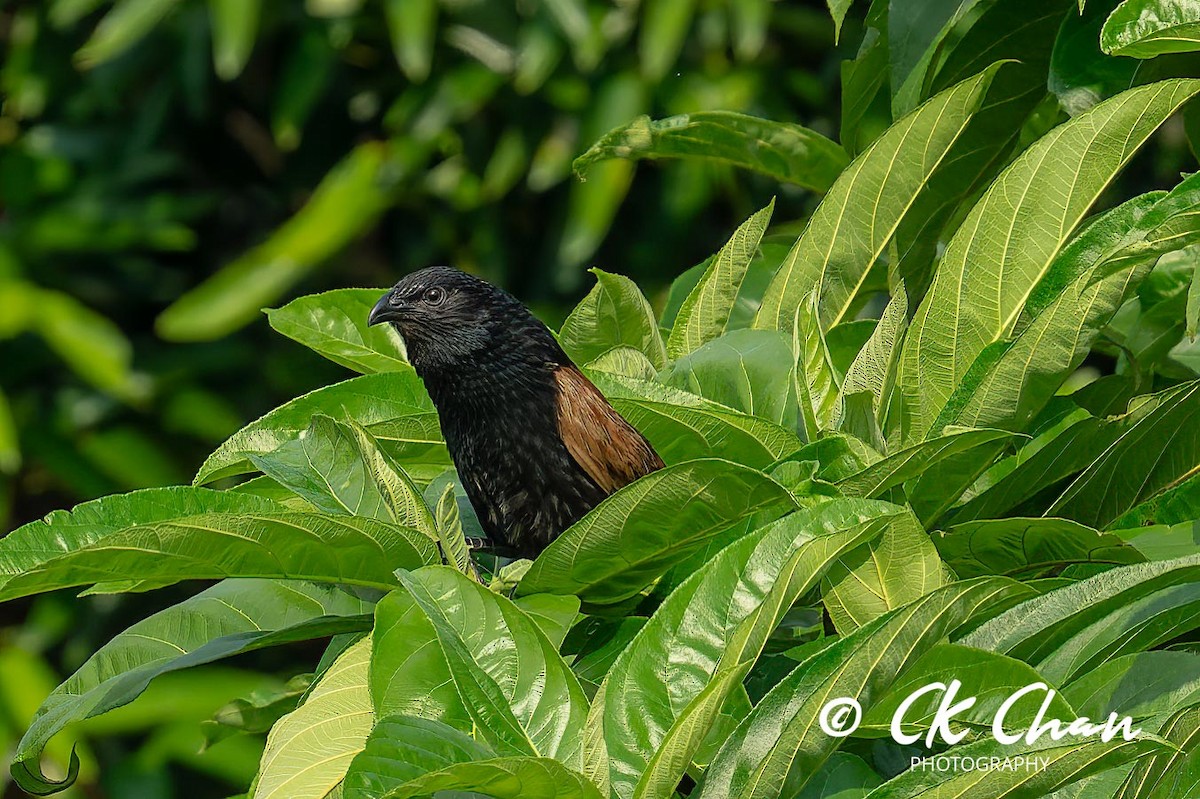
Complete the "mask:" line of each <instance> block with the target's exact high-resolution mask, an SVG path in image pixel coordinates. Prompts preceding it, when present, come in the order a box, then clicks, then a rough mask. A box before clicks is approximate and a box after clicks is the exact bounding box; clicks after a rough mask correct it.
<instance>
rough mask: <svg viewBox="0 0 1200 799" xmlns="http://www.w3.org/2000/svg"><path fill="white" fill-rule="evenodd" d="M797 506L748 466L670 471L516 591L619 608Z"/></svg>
mask: <svg viewBox="0 0 1200 799" xmlns="http://www.w3.org/2000/svg"><path fill="white" fill-rule="evenodd" d="M793 507H795V502H794V500H793V499H792V498H791V496H790V495H789V494H788V492H787V490H786V489H784V488H783V487H782V486H780V485H779V484H778V483H776V482H775V481H774V480H772V479H771V478H769V477H767V476H766V475H765V474H763V473H762V472H759V471H756V470H754V469H749V468H747V467H745V466H741V465H738V464H735V463H730V462H729V461H722V460H716V459H706V460H697V461H688V462H685V463H680V464H676V465H674V466H668V467H666V468H665V469H660V470H659V471H657V472H653V473H652V474H649V475H647V476H645V477H643V478H642V479H640V480H637V481H636V482H634V483H631V484H630V485H628V486H625V487H624V488H622V489H621V490H619V491H617V492H616V493H615V494H613V495H612V496H610V497H608V499H606V500H604V501H603V502H601V503H600V504H599V505H597V506H596V507H595V508H594V509H593V510H592V511H591V512H589V513H588V514H587V515H586V516H584V517H583V518H582V519H580V520H579V521H578V522H576V523H575V524H573V525H572V526H571V527H569V528H568V529H567V530H566V532H564V533H563V534H562V535H561V536H559V537H558V538H557V539H556V540H555V541H554V542H552V543H551V544H550V546H549V547H547V548H546V550H545V551H543V552H542V554H541V555H539V556H538V557H537V559H536V560H535V561H534V562H533V566H532V567H530V569H529V572H528V573H527V574H526V575H525V577H524V579H522V580H521V584H520V586H519V587H518V589H517V592H518V593H519V594H522V595H528V594H538V593H547V594H576V595H578V596H580V597H581V598H583V599H584V600H585V601H588V602H591V603H594V604H609V603H613V602H619V601H621V600H623V599H628V598H629V597H631V596H634V595H636V594H637V593H638V591H640V590H641V589H642V588H644V587H645V586H647V585H648V584H650V583H651V582H653V580H654V579H655V578H656V577H658V576H660V575H661V574H663V573H664V572H666V571H667V569H668V568H670V567H671V566H672V565H674V563H675V562H676V561H678V560H679V559H680V558H682V557H684V556H685V555H687V554H688V553H690V552H693V551H695V550H697V549H699V548H700V547H701V546H703V545H704V544H706V543H707V542H708V541H709V540H711V539H712V538H713V537H714V536H716V535H718V534H720V533H721V532H723V531H724V530H726V529H728V528H730V527H733V526H734V525H735V524H737V523H738V522H740V521H742V520H744V519H746V518H747V517H749V516H751V515H753V514H755V513H757V512H759V511H766V510H770V509H780V508H793Z"/></svg>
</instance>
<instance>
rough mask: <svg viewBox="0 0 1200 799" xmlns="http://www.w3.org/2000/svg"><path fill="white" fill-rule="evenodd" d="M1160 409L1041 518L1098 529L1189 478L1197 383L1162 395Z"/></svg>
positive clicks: (1199, 441) (1198, 419) (1199, 394)
mask: <svg viewBox="0 0 1200 799" xmlns="http://www.w3.org/2000/svg"><path fill="white" fill-rule="evenodd" d="M1160 403H1161V404H1159V405H1158V406H1157V407H1156V408H1155V409H1154V410H1152V411H1151V412H1150V413H1148V414H1146V416H1145V417H1143V418H1142V419H1141V421H1140V422H1139V423H1137V424H1135V425H1133V426H1132V427H1131V428H1129V430H1128V431H1127V432H1125V433H1124V434H1123V435H1121V436H1120V438H1118V439H1117V440H1116V441H1115V442H1113V444H1112V445H1111V446H1110V447H1109V448H1108V449H1107V450H1105V451H1104V454H1103V455H1101V456H1100V457H1099V458H1097V459H1096V460H1095V461H1094V462H1093V463H1092V464H1091V465H1090V466H1088V468H1087V469H1085V470H1084V471H1083V473H1082V474H1080V475H1079V476H1078V477H1076V478H1075V480H1074V481H1073V482H1072V483H1071V484H1070V485H1069V486H1068V487H1067V489H1066V490H1065V491H1063V493H1062V495H1061V496H1059V498H1058V499H1057V500H1055V501H1054V504H1053V505H1051V506H1050V508H1049V509H1048V510H1047V511H1046V513H1047V515H1052V516H1065V517H1067V518H1070V519H1075V520H1076V521H1080V522H1083V523H1084V524H1090V525H1092V526H1094V527H1104V526H1105V525H1107V524H1108V523H1109V522H1111V521H1112V520H1113V519H1115V518H1117V517H1118V516H1120V515H1122V514H1123V513H1125V512H1126V511H1128V510H1130V509H1131V508H1133V507H1134V506H1136V505H1138V504H1139V503H1141V502H1144V501H1145V500H1147V499H1150V498H1151V497H1153V496H1154V495H1155V494H1157V493H1158V492H1160V491H1163V490H1165V489H1169V488H1171V487H1172V486H1173V485H1174V484H1175V483H1176V481H1177V480H1179V479H1180V478H1182V477H1185V476H1187V475H1189V474H1190V473H1191V472H1192V471H1193V470H1194V469H1195V466H1196V464H1197V463H1200V381H1193V382H1191V383H1185V384H1184V385H1182V386H1178V387H1177V388H1175V389H1172V390H1168V391H1167V392H1164V393H1163V395H1162V396H1161V398H1160Z"/></svg>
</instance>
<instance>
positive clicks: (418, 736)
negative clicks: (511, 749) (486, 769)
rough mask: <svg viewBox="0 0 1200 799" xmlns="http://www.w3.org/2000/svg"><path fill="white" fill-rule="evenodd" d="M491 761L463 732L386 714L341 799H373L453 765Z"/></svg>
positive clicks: (348, 777)
mask: <svg viewBox="0 0 1200 799" xmlns="http://www.w3.org/2000/svg"><path fill="white" fill-rule="evenodd" d="M490 757H494V754H493V753H492V751H491V750H490V749H488V748H487V747H486V746H484V745H483V744H481V743H479V742H478V741H476V740H475V739H474V738H472V737H471V736H469V735H467V734H466V733H464V732H459V731H458V730H456V729H454V728H453V727H451V726H449V725H446V724H443V723H441V722H440V721H434V720H432V719H423V718H418V717H416V716H388V717H387V718H383V719H380V720H379V721H378V722H376V723H375V728H374V729H373V730H371V735H370V737H368V738H367V745H366V747H365V748H364V749H363V750H362V751H361V752H359V753H358V755H357V756H355V758H354V760H353V762H351V764H350V768H349V770H348V771H347V772H346V779H345V783H344V798H345V799H374V797H378V796H383V795H384V794H386V793H387V792H388V791H389V790H391V789H392V788H395V787H398V786H400V785H402V784H404V783H407V782H409V781H410V780H415V779H419V778H420V777H423V776H424V775H425V774H428V773H429V772H433V771H439V770H441V769H443V768H446V767H447V766H453V765H455V764H457V763H470V762H472V761H475V760H484V759H486V758H490Z"/></svg>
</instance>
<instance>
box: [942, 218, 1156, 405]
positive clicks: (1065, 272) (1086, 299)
mask: <svg viewBox="0 0 1200 799" xmlns="http://www.w3.org/2000/svg"><path fill="white" fill-rule="evenodd" d="M1158 200H1159V196H1154V195H1145V196H1143V197H1140V198H1137V199H1135V200H1131V201H1129V202H1128V203H1125V204H1124V205H1121V206H1119V207H1117V208H1115V209H1113V210H1112V211H1109V212H1107V213H1106V214H1104V215H1102V216H1101V217H1100V218H1099V219H1098V220H1096V221H1095V222H1093V223H1092V224H1091V225H1090V226H1089V227H1088V228H1087V229H1086V230H1084V231H1083V233H1081V234H1080V235H1079V236H1078V237H1077V238H1076V239H1075V240H1074V241H1073V242H1071V244H1069V245H1068V246H1067V247H1066V248H1065V249H1064V250H1063V252H1062V253H1061V254H1060V255H1059V257H1058V258H1057V259H1055V262H1054V264H1053V265H1052V266H1051V267H1050V271H1049V273H1048V274H1047V276H1046V277H1045V278H1044V279H1043V280H1042V283H1041V285H1040V286H1039V287H1038V289H1037V290H1036V291H1035V292H1034V294H1033V295H1032V296H1031V297H1030V298H1029V301H1028V302H1027V304H1026V308H1025V311H1024V312H1023V313H1022V320H1021V322H1020V323H1019V324H1020V327H1019V330H1018V332H1017V335H1016V337H1015V338H1014V339H1011V340H1009V341H1002V342H997V343H995V344H992V345H989V346H988V347H985V348H984V349H983V350H982V351H981V352H980V353H979V355H978V356H977V357H976V359H975V362H974V363H972V365H971V367H970V369H969V370H968V371H967V373H966V375H964V376H963V379H962V381H961V382H960V383H959V385H958V387H957V388H956V389H955V391H954V393H953V394H952V395H951V396H950V399H949V400H948V401H947V402H946V405H945V406H944V407H943V408H942V411H941V413H940V414H939V417H938V419H937V420H936V421H935V422H934V427H935V428H936V427H937V426H938V425H942V424H972V425H978V424H984V425H995V426H1002V427H1006V428H1016V429H1019V428H1022V427H1024V426H1025V425H1026V424H1028V422H1029V421H1030V420H1031V419H1032V418H1033V417H1034V416H1035V415H1036V414H1037V413H1038V412H1039V411H1040V410H1041V409H1042V407H1043V406H1044V405H1045V403H1046V402H1048V401H1049V400H1050V398H1051V397H1052V396H1053V394H1054V392H1056V391H1057V390H1058V389H1059V387H1060V386H1061V385H1062V382H1063V381H1064V380H1066V379H1067V377H1068V376H1069V375H1070V374H1071V373H1072V372H1073V371H1074V370H1075V369H1076V368H1077V367H1078V366H1079V364H1080V363H1081V362H1082V361H1083V359H1084V357H1085V356H1086V355H1087V353H1088V352H1089V351H1090V349H1091V346H1092V344H1093V342H1094V341H1095V340H1096V338H1097V336H1098V335H1099V334H1100V332H1101V331H1102V330H1103V329H1104V327H1105V325H1106V324H1107V323H1108V322H1109V320H1110V319H1111V318H1112V316H1113V314H1114V313H1115V312H1116V311H1117V309H1118V308H1119V307H1120V305H1121V303H1122V302H1123V301H1124V300H1125V297H1126V296H1127V295H1128V294H1129V291H1130V288H1131V287H1132V286H1134V285H1136V284H1137V283H1138V282H1139V281H1140V280H1141V279H1142V278H1143V277H1144V276H1145V275H1146V273H1147V272H1148V271H1149V269H1150V267H1151V266H1152V265H1153V263H1154V261H1155V259H1156V258H1157V257H1158V255H1160V254H1161V253H1162V250H1161V249H1160V247H1163V246H1165V247H1170V246H1173V245H1171V244H1160V245H1159V246H1157V247H1156V246H1154V245H1152V244H1150V243H1149V241H1148V240H1147V235H1148V234H1149V233H1150V231H1151V229H1152V228H1153V227H1154V226H1155V225H1156V221H1155V220H1156V219H1158V218H1160V217H1159V214H1157V213H1156V209H1158V208H1159V206H1160V203H1159V202H1158ZM1162 202H1163V203H1165V202H1167V201H1166V200H1163V201H1162ZM1118 264H1119V267H1118V266H1117V265H1118ZM1098 272H1106V273H1107V274H1106V275H1105V276H1104V277H1103V279H1101V280H1099V281H1096V282H1091V283H1089V282H1088V281H1087V280H1085V276H1087V275H1089V274H1090V275H1093V276H1094V275H1096V274H1097V273H1098Z"/></svg>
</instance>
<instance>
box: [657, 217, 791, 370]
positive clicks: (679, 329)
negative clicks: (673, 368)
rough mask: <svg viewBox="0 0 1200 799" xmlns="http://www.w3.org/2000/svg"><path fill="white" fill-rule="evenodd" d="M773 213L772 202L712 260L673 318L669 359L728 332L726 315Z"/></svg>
mask: <svg viewBox="0 0 1200 799" xmlns="http://www.w3.org/2000/svg"><path fill="white" fill-rule="evenodd" d="M774 211H775V200H774V198H772V199H771V202H770V203H769V204H768V205H767V207H766V208H763V209H762V210H761V211H758V212H757V213H755V214H754V215H753V216H751V217H750V218H749V219H747V220H746V221H745V222H743V223H742V224H741V226H740V227H738V229H737V230H736V231H734V233H733V236H731V237H730V239H729V241H727V242H726V243H725V246H723V247H722V248H721V249H720V251H719V252H718V253H717V254H716V255H715V256H714V257H713V258H712V260H711V262H710V263H709V265H708V268H707V269H705V270H704V274H703V275H702V276H701V277H700V281H699V282H698V283H697V284H696V286H695V288H693V289H692V290H691V292H689V293H688V295H687V297H686V298H685V299H684V301H683V304H682V305H681V306H680V308H679V312H678V313H677V314H676V315H675V322H674V324H673V326H672V327H671V335H670V337H669V338H668V339H667V354H668V355H669V356H670V357H671V358H679V357H681V356H684V355H687V354H689V353H691V352H693V351H695V350H696V349H698V348H699V347H701V346H703V345H704V344H707V343H708V342H710V341H712V340H713V339H716V338H719V337H721V336H722V335H724V333H725V332H726V331H727V330H728V327H729V314H730V311H732V309H733V306H734V303H735V302H736V300H737V297H738V293H739V292H740V291H741V288H742V281H743V280H745V279H746V272H747V270H748V269H749V268H750V262H751V261H752V260H753V259H754V256H755V253H756V252H757V251H758V245H759V242H761V241H762V237H763V234H764V233H765V232H766V230H767V225H768V224H770V222H771V214H772V213H774Z"/></svg>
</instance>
